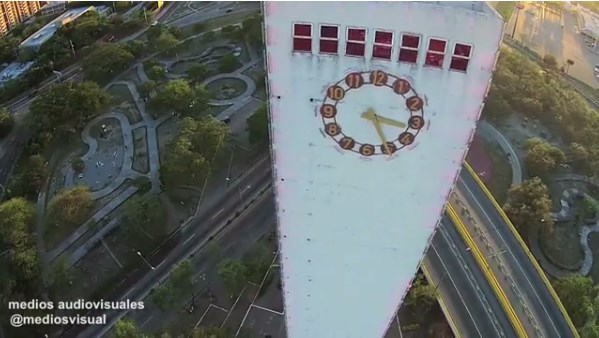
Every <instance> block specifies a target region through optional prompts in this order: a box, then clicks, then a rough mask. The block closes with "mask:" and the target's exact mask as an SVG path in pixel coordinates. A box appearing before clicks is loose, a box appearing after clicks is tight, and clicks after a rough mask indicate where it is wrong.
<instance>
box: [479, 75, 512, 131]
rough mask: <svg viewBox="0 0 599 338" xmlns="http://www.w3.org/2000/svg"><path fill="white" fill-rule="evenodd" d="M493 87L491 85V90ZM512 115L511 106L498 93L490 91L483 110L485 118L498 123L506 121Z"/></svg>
mask: <svg viewBox="0 0 599 338" xmlns="http://www.w3.org/2000/svg"><path fill="white" fill-rule="evenodd" d="M492 87H493V85H492V84H491V88H492ZM511 113H512V108H511V107H510V104H509V103H508V102H507V101H506V100H505V99H504V98H503V97H502V96H501V94H500V93H499V92H498V91H490V92H489V95H488V96H487V99H486V100H485V106H484V108H483V112H482V114H483V116H484V117H485V118H488V119H490V120H491V121H494V122H496V123H501V122H503V121H505V120H506V119H507V118H508V117H509V116H510V114H511Z"/></svg>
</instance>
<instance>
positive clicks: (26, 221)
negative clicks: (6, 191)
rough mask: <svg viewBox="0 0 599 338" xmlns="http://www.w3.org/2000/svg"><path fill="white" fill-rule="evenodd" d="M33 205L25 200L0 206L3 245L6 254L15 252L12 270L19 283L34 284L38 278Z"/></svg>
mask: <svg viewBox="0 0 599 338" xmlns="http://www.w3.org/2000/svg"><path fill="white" fill-rule="evenodd" d="M35 219H36V215H35V209H34V207H33V205H31V204H30V203H29V202H27V201H26V200H25V199H23V198H13V199H10V200H8V201H6V202H4V203H2V204H0V243H2V246H1V247H2V249H3V250H2V251H5V250H12V252H11V253H10V254H9V255H8V257H9V262H10V263H9V267H10V268H9V270H8V271H5V270H3V274H4V273H7V274H8V273H10V274H12V275H13V276H14V280H15V281H17V283H19V282H21V283H31V282H33V281H34V280H36V279H37V278H38V275H39V268H38V266H39V265H38V254H37V249H36V246H35V242H34V240H33V237H32V236H31V234H30V233H29V227H31V226H33V225H34V223H35Z"/></svg>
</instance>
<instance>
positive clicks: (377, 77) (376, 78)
mask: <svg viewBox="0 0 599 338" xmlns="http://www.w3.org/2000/svg"><path fill="white" fill-rule="evenodd" d="M387 79H388V77H387V73H385V72H383V71H382V70H375V71H374V72H372V73H370V82H372V84H373V85H375V86H379V87H380V86H384V85H386V84H387Z"/></svg>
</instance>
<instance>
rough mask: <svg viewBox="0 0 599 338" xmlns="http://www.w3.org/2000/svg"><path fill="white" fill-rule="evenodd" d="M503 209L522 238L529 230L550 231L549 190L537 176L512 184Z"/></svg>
mask: <svg viewBox="0 0 599 338" xmlns="http://www.w3.org/2000/svg"><path fill="white" fill-rule="evenodd" d="M503 210H504V211H505V213H506V214H507V216H508V218H509V219H510V220H511V221H512V223H514V225H515V226H516V228H517V229H518V232H519V233H520V235H521V236H522V237H523V238H528V236H529V234H530V232H531V231H543V232H545V233H547V232H551V231H552V228H553V219H552V218H551V199H550V197H549V190H548V189H547V186H545V184H543V182H542V181H541V179H539V178H538V177H535V178H532V179H530V180H526V181H524V182H522V183H521V184H519V185H514V186H512V187H511V188H510V189H509V190H508V193H507V202H506V204H505V205H504V206H503Z"/></svg>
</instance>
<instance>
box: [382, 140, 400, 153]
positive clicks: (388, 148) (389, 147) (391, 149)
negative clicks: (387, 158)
mask: <svg viewBox="0 0 599 338" xmlns="http://www.w3.org/2000/svg"><path fill="white" fill-rule="evenodd" d="M381 151H382V152H383V154H385V155H393V153H395V152H396V151H397V147H396V146H395V144H393V142H386V143H383V144H382V145H381Z"/></svg>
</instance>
